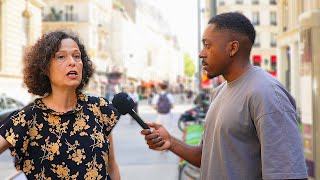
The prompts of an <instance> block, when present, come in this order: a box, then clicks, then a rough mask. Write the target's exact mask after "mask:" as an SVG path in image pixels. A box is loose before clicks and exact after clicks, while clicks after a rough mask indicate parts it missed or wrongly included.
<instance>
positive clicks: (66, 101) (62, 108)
mask: <svg viewBox="0 0 320 180" xmlns="http://www.w3.org/2000/svg"><path fill="white" fill-rule="evenodd" d="M43 103H44V104H45V105H46V106H47V107H48V108H50V109H52V110H54V111H56V112H68V111H70V110H73V109H74V107H75V106H76V104H77V94H76V92H75V91H73V92H68V91H64V92H61V91H58V92H57V91H52V93H50V94H49V95H48V96H46V97H44V98H43Z"/></svg>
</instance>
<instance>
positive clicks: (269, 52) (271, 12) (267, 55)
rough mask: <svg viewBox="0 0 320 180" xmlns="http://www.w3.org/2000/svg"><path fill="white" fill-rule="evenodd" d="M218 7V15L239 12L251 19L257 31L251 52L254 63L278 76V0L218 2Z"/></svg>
mask: <svg viewBox="0 0 320 180" xmlns="http://www.w3.org/2000/svg"><path fill="white" fill-rule="evenodd" d="M216 7H217V14H220V13H223V12H239V13H242V14H243V15H245V16H246V17H248V18H249V19H250V21H251V22H252V24H253V25H254V27H255V29H256V39H255V43H254V45H253V48H252V51H251V60H252V63H253V64H254V65H256V66H260V67H261V68H262V69H264V70H266V71H268V72H269V73H270V74H272V75H274V76H277V73H276V72H277V65H276V64H277V53H276V47H277V42H276V37H277V32H278V22H277V16H278V11H277V2H276V0H216Z"/></svg>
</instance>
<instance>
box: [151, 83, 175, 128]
mask: <svg viewBox="0 0 320 180" xmlns="http://www.w3.org/2000/svg"><path fill="white" fill-rule="evenodd" d="M159 88H160V91H159V93H158V94H156V95H155V96H154V97H153V99H152V106H153V108H154V109H155V110H156V111H157V119H156V123H158V124H161V125H163V126H164V127H166V128H167V129H170V130H171V128H172V120H173V119H172V114H171V109H172V108H173V104H174V98H173V96H172V95H171V93H169V92H168V83H167V82H162V83H160V84H159Z"/></svg>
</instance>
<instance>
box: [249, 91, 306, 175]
mask: <svg viewBox="0 0 320 180" xmlns="http://www.w3.org/2000/svg"><path fill="white" fill-rule="evenodd" d="M269 88H270V89H269V90H268V88H265V89H264V90H265V91H266V92H263V93H258V94H256V95H257V97H256V98H255V101H254V103H253V104H254V106H255V108H254V110H253V109H252V112H253V113H252V117H253V119H254V124H255V127H256V131H257V136H258V138H259V141H260V144H261V161H262V176H263V179H300V178H306V177H307V170H306V164H305V158H304V152H303V146H302V139H301V135H300V131H299V127H298V121H297V115H296V112H295V107H294V103H293V102H292V100H290V99H291V98H292V97H291V96H290V95H288V94H287V92H286V91H283V90H281V88H279V87H277V86H270V87H269Z"/></svg>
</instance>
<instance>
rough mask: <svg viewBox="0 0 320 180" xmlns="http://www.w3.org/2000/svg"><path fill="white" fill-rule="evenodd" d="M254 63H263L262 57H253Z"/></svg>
mask: <svg viewBox="0 0 320 180" xmlns="http://www.w3.org/2000/svg"><path fill="white" fill-rule="evenodd" d="M253 62H254V63H261V56H260V55H253Z"/></svg>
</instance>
